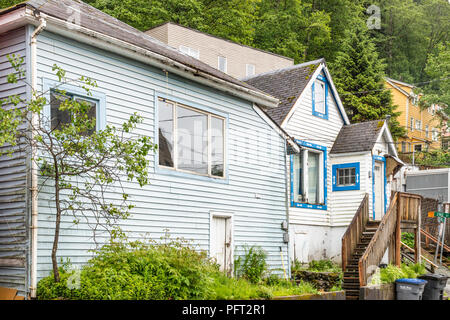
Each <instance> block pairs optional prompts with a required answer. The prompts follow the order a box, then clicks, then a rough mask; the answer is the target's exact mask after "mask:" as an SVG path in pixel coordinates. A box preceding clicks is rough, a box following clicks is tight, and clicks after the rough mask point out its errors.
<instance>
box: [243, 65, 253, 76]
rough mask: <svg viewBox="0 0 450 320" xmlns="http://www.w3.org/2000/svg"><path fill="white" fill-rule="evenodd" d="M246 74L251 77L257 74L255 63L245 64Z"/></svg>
mask: <svg viewBox="0 0 450 320" xmlns="http://www.w3.org/2000/svg"><path fill="white" fill-rule="evenodd" d="M245 75H246V76H247V77H251V76H254V75H255V65H254V64H249V63H247V64H246V65H245Z"/></svg>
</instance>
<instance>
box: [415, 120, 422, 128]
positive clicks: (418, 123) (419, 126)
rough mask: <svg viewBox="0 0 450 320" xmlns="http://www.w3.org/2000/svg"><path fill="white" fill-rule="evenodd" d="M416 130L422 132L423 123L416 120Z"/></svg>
mask: <svg viewBox="0 0 450 320" xmlns="http://www.w3.org/2000/svg"><path fill="white" fill-rule="evenodd" d="M416 130H422V121H420V120H416Z"/></svg>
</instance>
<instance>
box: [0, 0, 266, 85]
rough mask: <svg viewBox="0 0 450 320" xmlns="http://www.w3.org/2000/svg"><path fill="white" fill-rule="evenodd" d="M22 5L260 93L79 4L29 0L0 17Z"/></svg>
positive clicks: (77, 0) (74, 0)
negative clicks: (75, 14)
mask: <svg viewBox="0 0 450 320" xmlns="http://www.w3.org/2000/svg"><path fill="white" fill-rule="evenodd" d="M25 5H28V6H31V7H32V8H34V9H37V10H39V11H40V12H43V13H45V14H47V15H49V16H52V17H54V18H58V19H61V20H65V21H72V20H73V17H71V16H72V15H73V14H74V11H71V10H68V8H69V7H70V8H73V9H74V10H75V11H77V12H78V11H79V13H80V16H79V22H80V25H81V27H85V28H87V29H90V30H93V31H96V32H99V33H102V34H104V35H107V36H111V37H113V38H116V39H119V40H122V41H124V42H127V43H130V44H132V45H135V46H138V47H140V48H143V49H146V50H149V51H152V52H154V53H156V54H159V55H161V56H162V57H167V58H170V59H172V60H174V61H177V62H179V63H182V64H184V65H186V66H188V67H191V68H193V69H195V70H198V71H201V72H204V73H207V74H209V75H212V76H215V77H217V78H219V79H221V80H225V81H228V82H230V83H232V84H235V85H239V86H241V87H244V88H247V89H251V90H254V91H257V92H261V91H260V90H257V89H256V88H254V87H252V86H250V85H248V84H246V83H244V82H242V81H240V80H238V79H236V78H234V77H232V76H230V75H227V74H226V73H223V72H221V71H219V70H218V69H216V68H213V67H211V66H209V65H207V64H206V63H204V62H201V61H200V60H197V59H195V58H193V57H191V56H188V55H186V54H183V53H181V52H180V51H178V50H176V49H175V48H172V47H170V46H168V45H167V44H165V43H163V42H161V41H159V40H157V39H155V38H153V37H151V36H149V35H147V34H145V33H144V32H141V31H139V30H137V29H135V28H133V27H131V26H130V25H128V24H126V23H124V22H122V21H120V20H118V19H116V18H114V17H112V16H110V15H108V14H106V13H104V12H102V11H100V10H98V9H96V8H94V7H92V6H90V5H88V4H86V3H84V2H82V1H80V0H30V1H26V2H23V3H20V4H18V5H16V6H14V7H12V8H8V9H5V10H3V11H0V14H2V13H5V12H9V11H11V10H13V9H14V8H18V7H23V6H25Z"/></svg>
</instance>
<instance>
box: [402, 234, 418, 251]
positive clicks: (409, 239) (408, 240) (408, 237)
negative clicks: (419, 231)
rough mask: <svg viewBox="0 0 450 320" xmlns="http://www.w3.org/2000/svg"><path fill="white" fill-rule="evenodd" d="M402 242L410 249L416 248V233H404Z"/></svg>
mask: <svg viewBox="0 0 450 320" xmlns="http://www.w3.org/2000/svg"><path fill="white" fill-rule="evenodd" d="M402 242H403V243H404V244H406V245H407V246H408V247H410V248H414V246H415V240H414V233H410V232H402Z"/></svg>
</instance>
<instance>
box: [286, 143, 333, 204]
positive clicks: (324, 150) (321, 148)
mask: <svg viewBox="0 0 450 320" xmlns="http://www.w3.org/2000/svg"><path fill="white" fill-rule="evenodd" d="M296 142H297V143H298V144H299V145H300V146H303V147H306V148H309V149H314V150H319V151H321V152H322V155H323V171H322V174H323V185H322V187H323V200H324V201H323V202H324V203H323V204H312V203H301V202H297V201H294V198H295V195H294V183H298V184H299V186H300V188H299V189H300V191H301V185H300V183H301V182H300V181H301V179H299V181H294V155H291V156H290V168H291V169H290V175H291V179H290V180H291V181H290V188H291V192H290V194H291V201H290V202H291V207H295V208H307V209H316V210H327V166H328V165H327V163H328V160H327V147H325V146H321V145H318V144H314V143H310V142H306V141H302V140H296ZM300 174H302V173H301V171H300Z"/></svg>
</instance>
